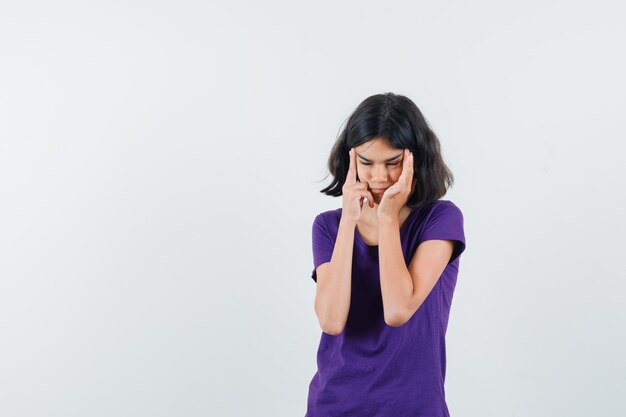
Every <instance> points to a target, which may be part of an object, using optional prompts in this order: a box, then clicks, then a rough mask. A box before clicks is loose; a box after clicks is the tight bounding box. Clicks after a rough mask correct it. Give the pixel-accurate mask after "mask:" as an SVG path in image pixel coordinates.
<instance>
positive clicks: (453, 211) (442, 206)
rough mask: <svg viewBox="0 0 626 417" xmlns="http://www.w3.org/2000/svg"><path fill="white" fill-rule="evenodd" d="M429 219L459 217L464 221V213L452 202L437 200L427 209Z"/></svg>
mask: <svg viewBox="0 0 626 417" xmlns="http://www.w3.org/2000/svg"><path fill="white" fill-rule="evenodd" d="M426 209H427V217H457V218H460V219H461V220H463V212H462V211H461V209H460V208H459V206H458V205H457V204H455V203H454V202H452V201H450V200H437V201H435V202H433V203H431V204H430V205H428V206H427V207H426Z"/></svg>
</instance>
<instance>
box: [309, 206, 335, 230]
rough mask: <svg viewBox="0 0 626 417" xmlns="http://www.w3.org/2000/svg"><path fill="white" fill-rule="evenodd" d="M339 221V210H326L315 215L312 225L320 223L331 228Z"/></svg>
mask: <svg viewBox="0 0 626 417" xmlns="http://www.w3.org/2000/svg"><path fill="white" fill-rule="evenodd" d="M339 220H341V208H338V209H332V210H326V211H322V212H321V213H318V214H316V215H315V218H314V219H313V223H314V224H318V223H322V224H327V225H328V226H331V225H333V224H335V223H337V224H338V223H339Z"/></svg>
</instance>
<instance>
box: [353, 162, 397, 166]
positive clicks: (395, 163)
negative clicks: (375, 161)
mask: <svg viewBox="0 0 626 417" xmlns="http://www.w3.org/2000/svg"><path fill="white" fill-rule="evenodd" d="M361 163H362V164H363V165H372V164H368V163H367V162H361ZM399 164H400V162H392V163H389V164H387V165H399Z"/></svg>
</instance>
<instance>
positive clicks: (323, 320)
mask: <svg viewBox="0 0 626 417" xmlns="http://www.w3.org/2000/svg"><path fill="white" fill-rule="evenodd" d="M355 228H356V223H354V222H352V221H349V220H346V219H345V218H343V217H342V218H341V220H340V221H339V230H338V232H337V240H336V242H335V247H334V249H333V255H332V259H331V261H330V262H326V263H323V264H321V265H320V266H318V267H317V287H316V293H315V313H316V314H317V318H318V321H319V323H320V327H321V328H322V330H323V331H324V332H325V333H328V334H331V335H338V334H339V333H341V332H342V331H343V329H344V327H345V325H346V321H347V320H348V311H349V310H350V291H351V287H352V251H353V249H354V229H355Z"/></svg>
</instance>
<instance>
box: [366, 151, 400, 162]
mask: <svg viewBox="0 0 626 417" xmlns="http://www.w3.org/2000/svg"><path fill="white" fill-rule="evenodd" d="M403 153H404V152H402V153H399V154H398V155H396V156H392V157H391V158H387V159H385V160H384V161H383V162H390V161H393V160H394V159H397V158H399V157H401V156H402V154H403ZM357 156H358V157H359V158H361V159H362V160H364V161H365V162H374V161H372V160H370V159H367V158H366V157H364V156H362V155H359V154H358V153H357Z"/></svg>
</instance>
